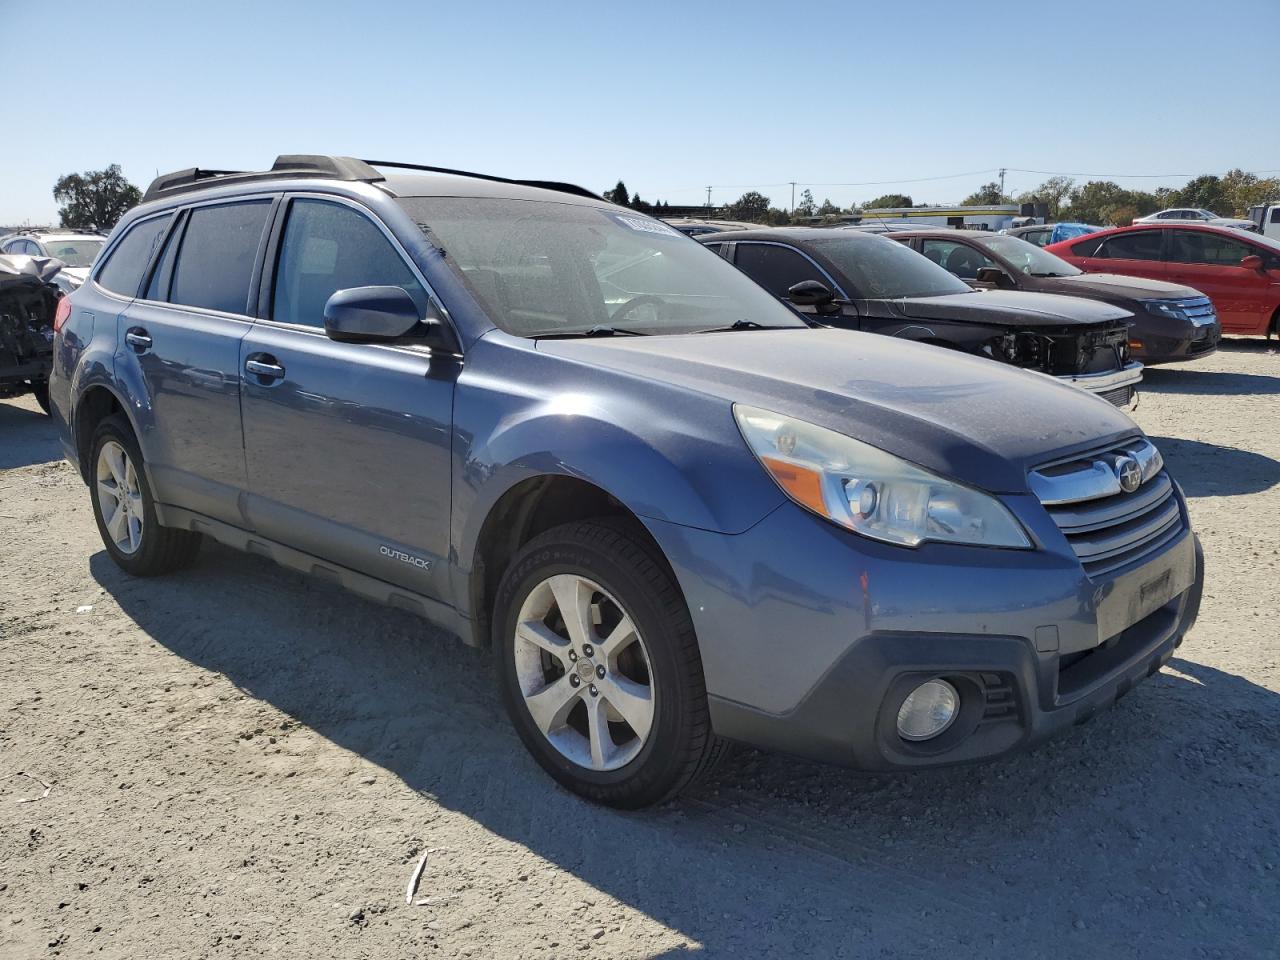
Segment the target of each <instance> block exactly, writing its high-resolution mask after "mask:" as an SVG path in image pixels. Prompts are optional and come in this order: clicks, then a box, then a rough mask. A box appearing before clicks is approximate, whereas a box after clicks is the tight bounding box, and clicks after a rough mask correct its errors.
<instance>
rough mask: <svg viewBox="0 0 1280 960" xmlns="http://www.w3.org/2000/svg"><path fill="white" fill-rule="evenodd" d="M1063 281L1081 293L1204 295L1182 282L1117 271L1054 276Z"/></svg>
mask: <svg viewBox="0 0 1280 960" xmlns="http://www.w3.org/2000/svg"><path fill="white" fill-rule="evenodd" d="M1053 279H1054V281H1055V282H1056V283H1061V284H1063V285H1064V287H1065V286H1069V287H1071V288H1073V289H1078V290H1079V291H1080V293H1082V294H1083V293H1085V291H1088V290H1097V291H1098V292H1099V293H1103V294H1113V295H1118V296H1122V297H1132V298H1133V299H1134V300H1153V299H1158V300H1183V299H1186V298H1188V297H1202V296H1204V294H1202V293H1201V292H1200V291H1199V290H1193V289H1192V288H1191V287H1184V286H1183V285H1182V284H1180V283H1169V282H1167V281H1165V280H1146V279H1143V278H1142V277H1122V276H1120V275H1119V274H1117V273H1082V274H1079V275H1077V276H1074V277H1054V278H1053Z"/></svg>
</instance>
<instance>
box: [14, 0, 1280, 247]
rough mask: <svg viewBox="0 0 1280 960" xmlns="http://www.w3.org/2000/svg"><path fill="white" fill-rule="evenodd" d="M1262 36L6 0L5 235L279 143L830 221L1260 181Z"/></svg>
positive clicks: (989, 18)
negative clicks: (870, 205) (1090, 187)
mask: <svg viewBox="0 0 1280 960" xmlns="http://www.w3.org/2000/svg"><path fill="white" fill-rule="evenodd" d="M198 11H200V12H198ZM1277 36H1280V0H1220V2H1216V3H1213V4H1205V3H1203V2H1201V0H1109V2H1094V0H1066V2H1056V3H1045V2H1027V0H1008V2H981V0H980V2H970V3H954V2H947V0H941V2H925V0H921V2H907V0H893V2H890V0H880V2H876V3H854V2H847V0H845V2H842V0H831V2H802V0H794V2H789V3H777V2H772V3H756V2H746V0H737V2H734V3H700V2H698V0H682V2H679V3H665V2H658V0H652V2H645V3H605V2H593V3H585V2H584V3H579V2H553V3H546V2H543V3H530V2H527V0H525V2H515V3H508V2H494V3H485V2H482V0H470V2H458V3H450V4H439V3H428V2H420V3H413V2H395V0H383V2H370V3H355V2H348V3H328V2H323V0H313V2H306V3H292V2H291V3H284V2H279V3H277V2H269V0H260V2H257V3H233V2H225V3H223V2H215V3H204V4H198V5H188V4H184V3H177V2H175V3H166V4H159V3H149V2H129V3H120V4H107V3H101V2H94V3H82V2H77V0H72V2H60V3H57V4H52V5H51V4H49V3H36V2H32V0H0V66H3V67H4V68H5V70H6V76H7V78H8V79H7V83H6V88H7V93H8V97H7V103H8V106H7V107H6V109H5V110H4V111H3V112H2V113H0V116H3V120H2V121H0V122H2V123H3V124H4V125H5V127H6V131H5V136H4V137H3V138H2V140H0V142H2V143H3V144H4V146H3V149H2V150H0V224H3V223H15V222H22V221H26V220H29V221H31V222H33V223H40V222H47V221H50V220H52V219H53V218H54V215H55V205H54V203H53V200H52V197H51V195H50V191H51V188H52V186H53V182H54V180H55V179H56V178H57V177H58V175H59V174H62V173H66V172H71V171H82V170H88V169H99V168H102V167H104V166H106V165H108V164H111V163H119V164H121V166H122V167H123V168H124V172H125V174H126V175H127V176H128V177H129V178H130V179H131V180H132V181H133V182H134V183H136V184H138V185H139V186H142V187H145V186H146V184H147V183H148V181H149V180H150V179H151V178H152V177H153V176H154V175H155V173H156V171H157V170H160V171H169V170H174V169H179V168H182V167H189V166H203V167H215V168H231V169H253V168H261V167H263V166H266V165H269V164H270V163H271V161H272V159H273V158H274V157H275V155H276V154H277V153H308V152H313V153H321V152H323V153H338V154H349V155H354V156H364V157H376V158H381V159H398V160H409V161H419V162H424V163H432V164H437V165H441V166H456V167H461V168H464V169H471V170H479V171H484V172H491V173H498V174H503V175H507V176H520V177H539V178H547V179H561V180H570V181H575V182H579V183H582V184H584V185H586V186H589V187H591V188H594V189H596V190H603V189H605V188H607V187H609V186H611V185H612V184H613V183H614V181H616V180H617V179H618V178H619V177H622V178H623V179H624V180H625V181H626V183H627V185H628V186H629V187H630V188H631V190H633V191H639V192H640V194H641V196H642V197H644V198H645V199H646V200H654V199H659V198H660V199H665V200H668V201H670V202H673V203H698V202H701V201H702V200H704V199H705V197H706V190H705V186H706V185H707V184H715V185H717V186H716V189H715V191H714V192H713V199H715V200H716V201H725V200H731V199H734V198H736V197H737V196H738V195H739V194H741V193H742V192H743V190H744V189H745V188H746V187H747V186H749V185H759V188H760V190H761V192H763V193H765V194H766V195H768V196H769V197H771V198H772V200H773V202H774V204H775V205H779V206H786V205H789V202H790V188H789V187H785V186H776V184H780V183H783V182H785V181H789V180H796V181H799V182H800V183H801V185H802V186H803V185H804V184H806V183H807V184H814V186H813V187H812V189H813V193H814V196H815V197H816V198H817V199H818V200H819V201H821V200H822V199H823V198H824V197H830V198H831V199H832V200H833V201H835V202H837V203H839V204H841V205H847V204H849V203H852V202H854V201H857V200H866V199H869V198H871V197H874V196H877V195H879V194H881V193H884V192H887V191H888V190H890V189H901V190H902V191H903V192H906V193H909V194H911V196H912V197H914V198H915V199H916V201H917V202H921V201H936V202H952V201H955V200H957V199H959V198H961V197H963V196H964V195H966V194H967V193H970V192H972V190H973V189H974V188H975V187H977V186H978V185H980V184H981V183H983V182H986V181H988V180H991V179H992V178H993V177H992V174H990V173H985V172H984V173H980V174H977V175H973V176H967V177H957V178H954V179H947V180H938V181H934V182H930V183H902V184H901V185H899V184H893V183H888V184H885V185H883V186H871V185H868V186H825V185H821V184H835V183H852V182H859V183H861V182H864V181H904V180H911V179H915V178H921V177H939V176H944V175H948V174H956V173H962V172H968V171H987V170H991V169H994V168H997V167H1001V166H1004V167H1010V168H1029V169H1032V170H1037V171H1040V170H1043V171H1055V172H1056V171H1066V172H1083V173H1086V174H1089V173H1102V174H1175V175H1181V174H1197V173H1201V172H1211V173H1219V174H1220V173H1223V172H1225V171H1226V170H1227V169H1228V168H1230V167H1243V168H1244V169H1246V170H1254V171H1258V172H1261V171H1264V170H1275V169H1280V125H1277V123H1276V103H1277V95H1278V94H1280V89H1278V87H1280V60H1277V55H1276V50H1275V41H1276V38H1277ZM23 75H27V77H29V79H27V78H24V76H23ZM1043 179H1044V177H1043V176H1041V175H1039V174H1035V173H1019V172H1010V173H1009V174H1008V177H1007V180H1006V184H1007V187H1008V189H1009V190H1010V191H1019V190H1022V189H1026V188H1029V187H1031V186H1034V185H1035V184H1036V183H1038V182H1040V181H1041V180H1043ZM1080 179H1082V180H1083V179H1084V178H1083V177H1082V178H1080ZM1112 179H1116V180H1119V181H1120V182H1122V183H1125V184H1126V185H1131V186H1139V185H1143V186H1146V187H1148V188H1151V187H1154V186H1158V185H1161V184H1167V185H1174V186H1176V185H1180V184H1181V183H1182V182H1183V181H1184V180H1185V177H1183V176H1172V177H1168V178H1165V179H1163V180H1157V179H1142V180H1138V179H1130V180H1127V179H1125V178H1124V177H1112Z"/></svg>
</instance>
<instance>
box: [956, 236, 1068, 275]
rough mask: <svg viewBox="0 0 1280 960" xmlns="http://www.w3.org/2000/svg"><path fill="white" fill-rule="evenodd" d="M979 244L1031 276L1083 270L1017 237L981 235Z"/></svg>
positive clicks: (1063, 273) (1065, 273)
mask: <svg viewBox="0 0 1280 960" xmlns="http://www.w3.org/2000/svg"><path fill="white" fill-rule="evenodd" d="M980 242H981V244H982V245H983V246H984V247H986V248H987V249H988V250H990V251H991V252H992V253H994V254H995V255H996V256H997V257H1000V258H1002V259H1004V260H1006V261H1008V263H1009V265H1010V266H1011V267H1013V268H1014V269H1015V270H1021V271H1022V272H1023V273H1025V274H1027V275H1028V276H1032V277H1074V276H1076V275H1077V274H1080V273H1083V272H1084V271H1082V270H1079V269H1077V268H1076V267H1073V266H1072V265H1071V264H1069V263H1067V261H1065V260H1063V259H1062V258H1061V257H1055V256H1054V255H1053V254H1052V253H1049V252H1048V251H1046V250H1045V249H1044V248H1043V247H1037V246H1036V245H1035V244H1034V243H1028V242H1027V241H1025V240H1022V239H1020V238H1018V237H1002V236H999V235H997V236H993V237H983V238H982V240H981V241H980Z"/></svg>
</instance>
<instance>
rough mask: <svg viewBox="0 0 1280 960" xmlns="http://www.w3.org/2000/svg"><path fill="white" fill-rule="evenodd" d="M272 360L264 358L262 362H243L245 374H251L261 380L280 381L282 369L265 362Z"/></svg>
mask: <svg viewBox="0 0 1280 960" xmlns="http://www.w3.org/2000/svg"><path fill="white" fill-rule="evenodd" d="M274 359H275V358H274V357H266V358H264V359H262V360H246V361H245V362H244V369H245V373H251V374H253V375H254V376H255V377H260V378H262V379H263V380H281V379H283V378H284V367H282V366H280V364H278V363H268V362H267V361H268V360H274Z"/></svg>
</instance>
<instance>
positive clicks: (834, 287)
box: [733, 240, 853, 303]
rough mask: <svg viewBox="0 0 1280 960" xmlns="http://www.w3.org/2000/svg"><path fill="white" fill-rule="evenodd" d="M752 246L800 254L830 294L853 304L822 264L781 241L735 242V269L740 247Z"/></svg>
mask: <svg viewBox="0 0 1280 960" xmlns="http://www.w3.org/2000/svg"><path fill="white" fill-rule="evenodd" d="M752 245H756V246H762V247H782V248H783V249H785V250H790V251H792V252H793V253H798V254H800V256H802V257H804V258H805V259H806V260H808V261H809V262H810V263H811V264H813V266H814V267H815V268H816V269H817V271H818V272H819V273H820V274H822V275H823V276H824V277H826V278H827V281H828V283H830V285H831V292H832V293H834V294H835V295H836V296H837V297H838V298H839V299H841V300H844V301H846V302H849V303H852V302H853V298H851V297H850V296H849V295H848V294H847V293H845V292H844V288H843V287H842V286H840V284H838V283H837V282H836V281H835V279H834V278H833V277H832V276H831V271H829V270H827V269H826V268H825V267H823V266H822V264H820V263H819V262H818V261H817V260H815V259H813V257H811V256H809V254H807V253H806V252H805V251H803V250H801V249H800V248H799V247H795V246H792V245H791V244H789V243H782V242H781V241H778V240H736V241H734V244H733V265H734V266H735V267H737V266H738V250H739V249H740V248H741V247H749V246H752ZM738 269H739V270H742V268H741V267H738ZM743 273H746V271H745V270H743ZM748 276H750V274H748ZM753 282H754V278H753ZM779 299H782V298H781V297H779ZM784 302H785V301H784Z"/></svg>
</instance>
